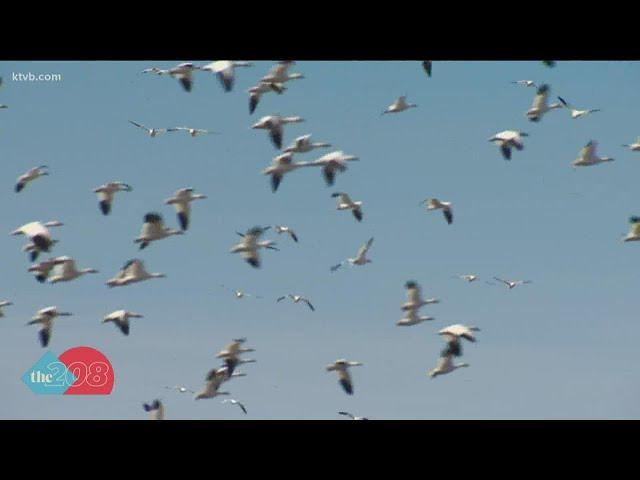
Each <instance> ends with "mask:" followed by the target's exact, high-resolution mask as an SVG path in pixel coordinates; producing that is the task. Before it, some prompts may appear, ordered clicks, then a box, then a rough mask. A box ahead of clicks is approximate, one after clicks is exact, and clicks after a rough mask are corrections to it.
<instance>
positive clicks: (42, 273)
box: [28, 257, 64, 283]
mask: <svg viewBox="0 0 640 480" xmlns="http://www.w3.org/2000/svg"><path fill="white" fill-rule="evenodd" d="M62 258H64V257H62ZM59 263H60V262H59V260H58V257H54V258H50V259H49V260H45V261H43V262H40V263H37V264H35V265H31V266H30V267H29V269H28V271H29V272H31V273H33V274H35V277H36V280H37V281H38V282H40V283H44V282H45V281H46V280H47V278H49V274H50V273H51V272H52V271H53V269H54V268H55V266H56V265H59Z"/></svg>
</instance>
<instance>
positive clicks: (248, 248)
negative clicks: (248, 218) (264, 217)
mask: <svg viewBox="0 0 640 480" xmlns="http://www.w3.org/2000/svg"><path fill="white" fill-rule="evenodd" d="M267 229H268V227H267V228H262V227H253V228H250V229H249V230H247V232H246V233H244V234H242V233H238V235H240V236H241V237H242V241H241V242H240V243H237V244H236V245H234V246H233V247H232V248H231V250H230V253H240V254H241V255H242V258H244V259H245V260H246V262H247V263H248V264H249V265H251V266H252V267H253V268H260V264H261V262H260V255H259V254H258V250H259V249H260V248H268V249H269V250H278V249H277V248H275V247H274V246H273V245H274V244H275V242H272V241H270V240H267V241H262V242H261V241H260V237H261V236H262V235H263V234H264V232H265V231H266V230H267ZM236 233H237V232H236Z"/></svg>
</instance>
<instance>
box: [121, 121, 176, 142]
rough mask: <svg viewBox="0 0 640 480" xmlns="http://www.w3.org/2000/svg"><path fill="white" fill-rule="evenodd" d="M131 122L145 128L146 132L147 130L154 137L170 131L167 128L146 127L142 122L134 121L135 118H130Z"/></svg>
mask: <svg viewBox="0 0 640 480" xmlns="http://www.w3.org/2000/svg"><path fill="white" fill-rule="evenodd" d="M129 123H130V124H132V125H135V126H136V127H138V128H140V129H142V130H144V131H145V132H147V135H149V136H150V137H152V138H154V137H157V136H159V135H162V134H163V133H167V132H168V131H169V130H168V129H167V128H149V127H145V126H144V125H142V124H141V123H137V122H134V121H133V120H129Z"/></svg>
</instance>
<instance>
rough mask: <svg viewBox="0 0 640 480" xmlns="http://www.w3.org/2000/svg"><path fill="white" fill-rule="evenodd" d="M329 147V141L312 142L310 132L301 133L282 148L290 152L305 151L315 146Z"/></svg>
mask: <svg viewBox="0 0 640 480" xmlns="http://www.w3.org/2000/svg"><path fill="white" fill-rule="evenodd" d="M328 147H331V144H330V143H326V142H312V141H311V134H308V135H303V136H301V137H298V138H296V139H295V140H294V141H293V143H292V144H291V145H289V146H288V147H287V148H285V149H284V151H285V152H291V153H307V152H310V151H311V150H314V149H316V148H328Z"/></svg>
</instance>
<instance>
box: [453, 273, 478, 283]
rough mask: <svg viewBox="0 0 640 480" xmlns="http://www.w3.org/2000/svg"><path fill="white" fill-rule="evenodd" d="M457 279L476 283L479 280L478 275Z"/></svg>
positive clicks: (468, 275) (459, 276) (461, 276)
mask: <svg viewBox="0 0 640 480" xmlns="http://www.w3.org/2000/svg"><path fill="white" fill-rule="evenodd" d="M456 278H460V279H462V280H464V281H465V282H469V283H471V282H475V281H476V280H477V279H478V275H471V274H467V275H458V276H457V277H456Z"/></svg>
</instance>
